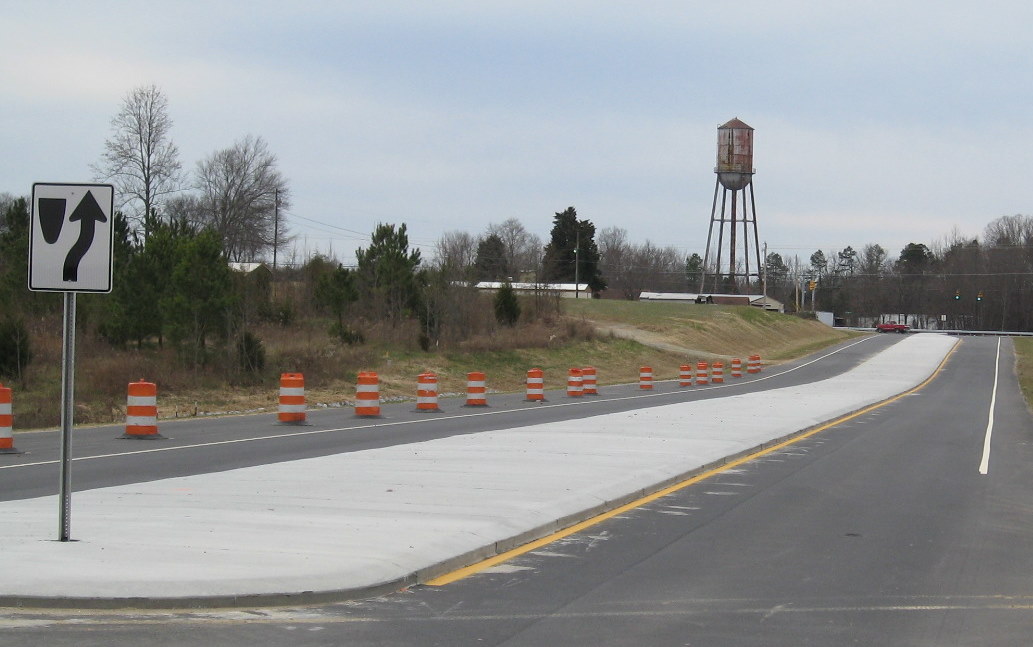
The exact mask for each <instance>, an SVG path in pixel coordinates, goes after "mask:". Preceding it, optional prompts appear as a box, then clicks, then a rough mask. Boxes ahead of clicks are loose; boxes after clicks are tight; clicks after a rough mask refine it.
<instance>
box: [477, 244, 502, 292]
mask: <svg viewBox="0 0 1033 647" xmlns="http://www.w3.org/2000/svg"><path fill="white" fill-rule="evenodd" d="M474 268H475V270H476V272H477V280H478V281H504V280H506V278H507V274H506V272H507V263H506V244H505V243H504V242H502V239H501V238H500V237H499V236H498V235H496V234H489V235H488V236H486V237H485V238H484V239H483V240H482V241H481V242H480V244H478V245H477V259H476V260H475V261H474Z"/></svg>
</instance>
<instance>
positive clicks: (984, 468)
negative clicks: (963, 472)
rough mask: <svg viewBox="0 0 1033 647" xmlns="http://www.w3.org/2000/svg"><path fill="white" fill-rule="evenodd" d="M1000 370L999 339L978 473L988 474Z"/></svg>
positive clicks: (999, 340)
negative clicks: (988, 414) (988, 413)
mask: <svg viewBox="0 0 1033 647" xmlns="http://www.w3.org/2000/svg"><path fill="white" fill-rule="evenodd" d="M1000 368H1001V338H1000V337H998V338H997V357H995V358H994V389H993V391H991V394H990V416H989V418H988V419H987V421H986V437H985V438H983V459H982V460H981V461H979V473H980V474H989V473H990V438H991V437H993V435H994V407H996V406H997V380H998V378H999V375H1000Z"/></svg>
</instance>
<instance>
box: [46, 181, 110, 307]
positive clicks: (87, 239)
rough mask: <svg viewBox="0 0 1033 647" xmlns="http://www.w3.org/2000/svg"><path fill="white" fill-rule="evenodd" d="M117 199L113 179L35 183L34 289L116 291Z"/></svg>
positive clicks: (49, 290)
mask: <svg viewBox="0 0 1033 647" xmlns="http://www.w3.org/2000/svg"><path fill="white" fill-rule="evenodd" d="M114 200H115V189H114V187H112V186H111V185H110V184H52V183H47V182H37V183H36V184H33V185H32V217H31V227H30V229H29V289H30V290H33V291H37V292H111V266H112V251H113V248H114V245H113V241H114V234H115V228H114V227H113V226H112V225H113V222H112V221H113V220H114V213H115V212H114Z"/></svg>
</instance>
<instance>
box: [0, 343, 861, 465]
mask: <svg viewBox="0 0 1033 647" xmlns="http://www.w3.org/2000/svg"><path fill="white" fill-rule="evenodd" d="M870 339H874V337H862V338H861V339H859V340H857V341H855V342H854V343H852V344H848V345H846V346H843V347H842V348H837V349H836V350H834V351H832V352H830V353H826V354H824V355H822V356H820V357H815V358H814V359H812V360H811V361H809V362H805V363H803V364H800V365H799V366H794V367H793V368H790V369H786V370H784V371H780V372H778V373H772V374H770V375H766V376H764V377H758V378H754V379H752V380H747V381H745V382H731V383H726V384H721V385H715V386H710V387H703V388H696V389H692V390H691V391H690V390H680V391H665V392H663V393H646V394H636V395H628V396H619V397H614V398H602V399H595V398H593V399H591V400H580V401H578V402H560V403H553V404H543V405H540V406H537V407H524V408H521V409H500V410H498V411H479V412H477V413H461V414H455V415H449V416H434V417H433V418H418V419H415V420H393V421H391V422H381V423H373V424H368V425H355V426H352V427H337V428H334V429H313V430H310V431H295V432H289V433H285V434H271V435H268V436H252V437H249V438H234V439H231V440H213V441H210V442H203V443H193V444H190V445H174V446H172V447H156V448H150V449H141V450H138V451H131V452H116V453H112V454H95V455H92V456H76V457H73V458H72V461H73V462H79V461H89V460H98V459H104V458H119V457H122V456H134V455H136V454H155V453H158V452H176V451H182V450H187V449H198V448H202V447H215V446H218V445H237V444H241V443H253V442H258V441H262V440H282V439H285V438H295V437H302V436H316V435H322V434H331V433H337V432H340V431H358V430H363V429H373V428H377V427H395V426H403V425H416V424H422V423H424V422H430V421H434V422H440V421H442V420H455V419H459V418H473V417H477V416H497V415H502V414H507V413H525V412H529V411H540V410H542V409H553V408H556V407H575V406H584V405H592V404H602V403H605V402H620V401H623V400H640V399H643V398H659V397H665V396H671V395H682V394H685V393H692V392H693V391H712V390H714V389H727V388H733V387H736V386H743V385H750V384H755V383H757V382H763V381H765V380H771V379H774V378H777V377H782V376H783V375H787V374H789V373H792V372H793V371H798V370H800V369H802V368H805V367H807V366H810V365H811V364H814V363H816V362H820V361H821V360H823V359H825V358H827V357H832V356H833V355H835V354H837V353H840V352H842V351H845V350H847V349H848V348H852V347H853V346H856V345H858V344H860V343H863V342H866V341H868V340H870ZM675 381H677V380H660V383H663V382H675ZM614 386H626V385H617V384H615V385H614ZM266 415H268V414H266ZM175 422H193V421H192V420H168V421H163V420H159V421H158V425H159V426H161V425H163V424H174V423H175ZM59 462H60V461H59V460H49V461H37V462H35V463H18V464H14V465H0V470H9V469H19V468H23V467H39V466H40V465H56V464H58V463H59Z"/></svg>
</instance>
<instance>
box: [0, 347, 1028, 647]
mask: <svg viewBox="0 0 1033 647" xmlns="http://www.w3.org/2000/svg"><path fill="white" fill-rule="evenodd" d="M873 341H874V340H873ZM868 343H870V342H865V344H861V345H860V346H858V347H855V349H859V348H863V347H865V346H866V345H867V344H868ZM998 343H999V341H998V340H997V339H993V338H977V339H973V338H966V339H963V340H962V343H961V344H960V346H959V347H958V349H957V350H956V352H955V353H954V354H953V355H952V356H951V358H950V360H949V361H948V363H947V365H946V367H945V369H944V370H943V371H942V372H941V373H940V374H939V376H938V377H937V378H936V379H935V380H934V381H933V382H932V383H931V384H929V385H928V386H926V387H925V388H923V389H921V390H920V391H918V392H917V393H915V394H913V395H909V396H907V397H904V398H901V399H899V400H897V401H895V402H893V403H891V404H888V405H886V406H884V407H882V408H879V409H876V410H874V411H872V412H870V413H868V414H865V415H864V416H861V417H858V418H854V419H853V420H850V421H849V422H845V423H843V424H839V425H835V426H833V427H831V428H829V429H827V430H824V431H822V432H820V433H818V434H815V435H813V436H810V437H808V438H806V439H804V440H801V441H799V442H797V443H794V444H792V445H789V446H786V447H784V448H782V449H780V450H777V451H774V452H771V453H768V454H765V455H762V456H759V457H757V458H756V459H754V460H752V461H749V462H746V463H743V464H740V465H736V466H734V467H732V468H731V469H728V470H726V471H724V472H721V473H718V474H716V475H714V476H712V477H710V478H707V479H704V480H702V481H700V482H699V483H697V484H695V485H691V486H689V487H686V488H684V489H682V490H680V491H678V492H676V493H674V494H671V495H668V496H666V497H664V498H662V499H658V500H656V501H654V502H653V503H650V504H648V505H646V506H644V507H641V508H638V509H636V510H633V511H631V512H628V513H626V514H623V515H621V516H619V517H617V518H613V519H610V520H608V521H605V522H602V523H600V524H598V525H595V526H592V527H590V528H588V529H586V530H584V531H583V532H580V533H577V534H574V535H571V536H569V537H567V538H565V539H563V540H561V541H558V542H555V543H553V544H550V545H547V546H543V547H540V548H538V549H537V550H535V551H533V552H531V553H528V554H525V555H523V556H521V557H518V558H515V559H513V560H511V561H509V562H505V563H502V564H499V565H497V566H495V567H493V568H491V569H489V570H487V571H484V572H481V573H480V574H476V575H473V576H470V577H467V578H465V579H461V580H459V581H457V582H455V583H452V584H448V585H445V586H420V587H415V588H413V589H410V590H408V591H404V592H399V593H396V594H393V595H389V596H385V597H383V598H377V599H373V600H367V601H362V602H351V603H340V604H334V605H326V606H321V607H309V608H295V609H247V610H234V611H218V610H215V611H204V612H197V611H193V612H190V611H183V612H167V613H157V612H155V613H139V612H137V613H133V614H132V615H128V614H126V613H124V612H109V613H104V612H38V611H35V612H33V611H26V612H10V613H0V644H12V645H14V644H18V645H102V644H103V645H110V644H119V645H121V644H125V645H128V644H133V645H180V644H202V643H204V644H219V645H251V644H256V643H257V644H284V643H287V642H289V643H291V644H295V645H338V644H340V645H344V644H346V645H507V646H516V645H694V646H700V645H747V646H748V645H764V646H765V647H770V646H780V645H785V646H790V645H792V646H798V645H823V646H824V645H937V646H939V645H1002V646H1003V645H1008V646H1013V645H1025V644H1029V636H1030V635H1033V576H1031V573H1033V551H1030V549H1029V547H1030V539H1031V537H1033V516H1031V514H1030V513H1031V512H1033V431H1031V424H1030V423H1031V420H1030V416H1029V413H1028V411H1027V409H1026V407H1025V403H1024V402H1023V400H1022V398H1021V395H1020V394H1019V391H1018V387H1017V383H1016V379H1015V376H1014V371H1013V361H1014V358H1013V353H1012V349H1011V344H1010V342H1009V341H1008V340H1006V339H1005V340H1002V341H1001V342H1000V344H1001V345H1000V355H999V362H998ZM836 361H840V360H836ZM819 364H820V362H819ZM804 370H806V369H804ZM801 372H803V370H801V371H798V372H797V373H801ZM788 377H789V376H788V375H787V376H786V378H788ZM774 381H776V380H772V382H774ZM995 385H996V389H995ZM992 401H993V408H992V410H991V402H992ZM801 406H807V403H806V402H801ZM991 411H992V414H993V424H992V427H991V426H990V424H989V421H990V414H991ZM988 429H990V430H991V431H992V435H991V437H990V438H991V442H990V444H989V452H988V453H987V454H986V456H987V460H986V461H985V463H984V461H983V456H984V448H985V447H986V445H987V436H988V433H987V432H988ZM981 467H985V471H986V473H985V474H984V473H981Z"/></svg>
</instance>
